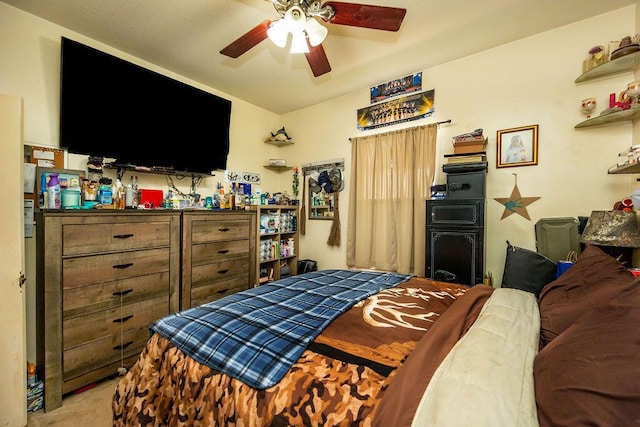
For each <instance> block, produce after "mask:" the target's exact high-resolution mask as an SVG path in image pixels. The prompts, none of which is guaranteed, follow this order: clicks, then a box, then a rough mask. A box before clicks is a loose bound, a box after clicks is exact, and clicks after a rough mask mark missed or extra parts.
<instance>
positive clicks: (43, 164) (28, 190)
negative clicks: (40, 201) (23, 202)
mask: <svg viewBox="0 0 640 427" xmlns="http://www.w3.org/2000/svg"><path fill="white" fill-rule="evenodd" d="M24 157H25V159H24V162H25V188H24V198H25V199H31V200H37V195H38V193H37V183H38V181H39V180H40V176H37V175H36V168H53V169H62V168H64V150H61V149H59V148H53V147H42V146H37V145H25V146H24ZM31 165H33V166H31ZM29 177H31V179H29Z"/></svg>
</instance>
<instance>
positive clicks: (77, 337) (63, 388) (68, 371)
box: [36, 210, 180, 411]
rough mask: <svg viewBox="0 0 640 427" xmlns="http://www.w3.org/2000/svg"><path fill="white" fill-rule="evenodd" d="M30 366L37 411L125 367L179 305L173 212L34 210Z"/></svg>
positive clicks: (177, 217)
mask: <svg viewBox="0 0 640 427" xmlns="http://www.w3.org/2000/svg"><path fill="white" fill-rule="evenodd" d="M36 219H37V261H36V271H37V291H36V295H37V296H36V299H37V306H38V310H37V334H36V335H37V338H36V339H37V365H38V369H39V374H40V377H41V378H42V379H43V380H44V391H45V396H44V408H45V411H49V410H52V409H55V408H57V407H59V406H60V405H61V404H62V396H63V395H64V394H66V393H68V392H71V391H73V390H76V389H78V388H80V387H82V386H85V385H87V384H91V383H93V382H95V381H96V380H99V379H102V378H105V377H108V376H110V375H113V374H114V373H116V372H117V371H118V368H119V367H121V366H125V367H130V366H131V365H132V364H133V363H134V362H135V360H136V359H137V357H138V355H139V353H140V351H141V350H142V348H143V347H144V345H145V343H146V341H147V340H148V339H149V329H148V327H149V324H150V323H152V322H153V321H155V320H157V319H159V318H160V317H163V316H165V315H167V314H169V313H171V312H175V311H177V310H178V309H179V284H180V213H179V212H176V213H174V212H167V211H164V212H152V211H109V210H104V211H96V212H91V213H87V212H73V213H52V212H38V213H37V214H36Z"/></svg>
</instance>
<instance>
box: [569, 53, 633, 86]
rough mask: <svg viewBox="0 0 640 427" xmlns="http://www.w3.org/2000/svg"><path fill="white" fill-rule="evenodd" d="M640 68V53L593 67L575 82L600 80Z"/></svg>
mask: <svg viewBox="0 0 640 427" xmlns="http://www.w3.org/2000/svg"><path fill="white" fill-rule="evenodd" d="M638 66H640V51H638V52H634V53H630V54H628V55H625V56H621V57H620V58H616V59H612V60H611V61H608V62H605V63H604V64H601V65H598V66H596V67H593V68H592V69H590V70H587V71H585V72H584V73H582V74H581V75H580V76H579V77H578V78H577V79H576V81H575V82H576V83H581V82H586V81H589V80H595V79H599V78H601V77H608V76H612V75H614V74H619V73H624V72H626V71H635V69H636V68H638Z"/></svg>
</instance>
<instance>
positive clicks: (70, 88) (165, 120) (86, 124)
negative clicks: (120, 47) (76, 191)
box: [60, 37, 231, 175]
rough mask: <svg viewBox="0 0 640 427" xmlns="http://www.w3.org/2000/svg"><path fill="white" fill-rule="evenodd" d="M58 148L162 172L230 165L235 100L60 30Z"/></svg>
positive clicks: (201, 171)
mask: <svg viewBox="0 0 640 427" xmlns="http://www.w3.org/2000/svg"><path fill="white" fill-rule="evenodd" d="M61 44H62V48H61V60H62V62H61V70H60V72H61V81H60V86H61V87H60V147H61V148H65V149H67V150H68V151H69V153H74V154H86V155H90V156H99V157H105V158H113V159H116V161H115V163H116V164H118V165H132V166H142V167H145V168H151V170H152V171H157V172H164V171H168V172H175V173H185V174H193V175H210V174H211V172H212V171H215V170H224V169H226V167H227V156H228V154H229V125H230V120H231V101H229V100H227V99H224V98H221V97H219V96H216V95H213V94H211V93H208V92H206V91H203V90H200V89H198V88H195V87H193V86H190V85H187V84H185V83H182V82H179V81H177V80H175V79H172V78H169V77H167V76H164V75H162V74H160V73H157V72H154V71H151V70H149V69H146V68H144V67H141V66H138V65H136V64H133V63H131V62H128V61H125V60H123V59H121V58H117V57H115V56H113V55H110V54H107V53H105V52H102V51H99V50H97V49H95V48H92V47H89V46H86V45H83V44H81V43H79V42H76V41H73V40H70V39H68V38H65V37H62V43H61Z"/></svg>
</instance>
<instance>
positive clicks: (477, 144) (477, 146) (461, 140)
mask: <svg viewBox="0 0 640 427" xmlns="http://www.w3.org/2000/svg"><path fill="white" fill-rule="evenodd" d="M486 146H487V138H485V137H484V136H483V135H482V134H481V135H475V136H463V135H459V136H454V137H453V154H468V153H478V152H484V151H485V150H486Z"/></svg>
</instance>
